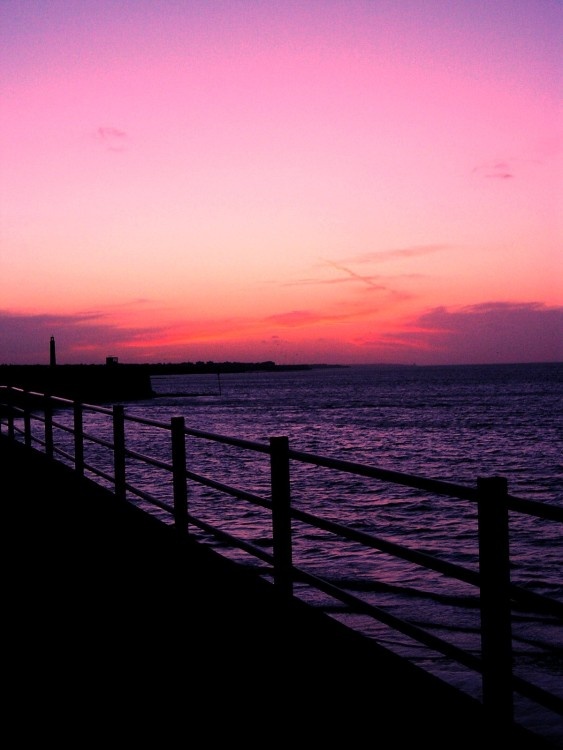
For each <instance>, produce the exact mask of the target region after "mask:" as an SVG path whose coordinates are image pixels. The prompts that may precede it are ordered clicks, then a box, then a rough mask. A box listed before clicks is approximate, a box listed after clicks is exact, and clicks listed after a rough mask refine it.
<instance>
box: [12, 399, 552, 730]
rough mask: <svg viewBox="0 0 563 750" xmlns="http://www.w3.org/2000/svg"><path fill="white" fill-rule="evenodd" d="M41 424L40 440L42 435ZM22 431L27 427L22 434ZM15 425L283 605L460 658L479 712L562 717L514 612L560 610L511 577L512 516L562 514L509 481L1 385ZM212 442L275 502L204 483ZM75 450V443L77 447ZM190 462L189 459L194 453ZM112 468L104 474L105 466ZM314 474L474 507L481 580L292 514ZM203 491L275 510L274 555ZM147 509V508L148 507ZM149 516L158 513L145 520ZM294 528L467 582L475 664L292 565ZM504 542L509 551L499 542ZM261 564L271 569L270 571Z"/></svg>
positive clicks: (18, 432)
mask: <svg viewBox="0 0 563 750" xmlns="http://www.w3.org/2000/svg"><path fill="white" fill-rule="evenodd" d="M69 407H71V409H72V420H71V423H70V424H69V421H70V420H68V419H67V421H65V420H63V419H62V418H61V417H60V415H59V417H58V418H57V419H54V418H53V412H54V410H55V409H60V414H62V413H63V412H64V411H65V410H66V412H67V416H68V411H69ZM87 414H95V415H99V416H100V417H103V418H107V419H108V422H109V424H108V427H107V429H106V430H105V432H104V434H103V435H99V434H95V433H94V432H93V431H92V428H91V427H88V429H84V416H85V415H87ZM36 423H37V424H39V425H43V434H41V432H40V431H38V430H37V429H35V428H34V426H35V424H36ZM133 424H137V425H142V426H144V427H149V428H153V429H155V430H162V431H164V432H165V434H168V436H169V437H168V439H167V442H168V444H169V449H168V450H169V456H170V458H171V460H170V461H168V460H166V459H165V458H162V457H157V456H154V455H146V454H145V453H142V452H140V451H139V450H135V449H132V448H129V447H127V446H126V428H127V427H130V426H131V425H133ZM22 425H23V427H22ZM4 427H7V434H8V437H9V438H10V439H12V440H15V441H18V442H23V443H24V444H25V446H26V447H28V448H30V447H32V446H33V445H36V446H39V447H40V448H41V449H42V450H43V451H44V452H45V453H46V454H47V455H48V456H49V457H50V458H51V459H53V460H57V457H60V458H61V459H64V460H65V461H66V462H67V463H70V464H71V465H72V467H73V468H74V470H75V471H77V472H78V473H79V474H81V475H84V474H86V473H88V474H90V475H92V476H93V477H97V478H99V479H103V480H104V481H105V482H106V484H108V485H109V486H111V487H112V488H113V491H114V493H115V494H116V495H117V496H120V497H122V498H123V499H125V500H127V501H130V502H134V501H135V498H138V499H141V500H142V501H144V502H145V503H146V504H147V505H149V506H150V507H152V506H154V507H155V508H158V509H159V510H160V511H163V512H164V513H166V514H167V515H168V516H169V518H170V521H169V522H170V523H172V524H174V525H175V526H176V527H177V528H178V530H179V531H181V532H182V533H184V534H190V533H192V529H194V528H195V529H199V530H200V531H203V532H205V534H208V535H210V536H211V537H213V538H214V539H216V540H217V541H219V542H221V543H222V544H224V545H227V546H229V547H230V548H232V549H238V550H240V551H242V552H244V553H246V554H248V555H250V556H251V557H252V558H253V559H255V560H259V561H261V563H262V565H256V564H255V563H254V567H255V568H256V571H257V574H259V575H262V576H264V577H266V578H270V579H273V586H274V587H275V590H276V591H277V592H278V594H279V596H280V597H281V598H282V599H283V598H288V597H293V596H298V595H300V594H297V593H296V588H295V587H296V586H297V585H299V586H303V585H305V586H307V587H309V588H311V589H313V590H315V591H318V592H322V593H323V594H326V595H328V596H330V597H331V598H332V599H334V600H336V601H339V602H340V603H341V604H343V605H345V606H346V607H348V610H349V611H350V612H353V613H361V614H364V615H368V616H369V617H371V618H373V619H374V620H376V621H379V622H381V623H383V624H384V625H387V626H389V627H391V628H392V629H393V630H395V631H397V632H401V633H403V634H404V635H407V636H408V637H409V638H411V639H412V640H414V641H415V642H417V643H420V644H422V645H424V646H426V647H428V648H430V649H432V650H435V651H437V652H439V653H442V654H444V655H446V656H448V657H449V658H453V659H454V660H456V661H457V662H459V663H460V664H462V665H464V666H465V667H467V668H469V669H471V670H473V671H475V672H477V673H479V674H480V675H481V680H482V691H483V704H484V707H485V709H487V710H488V711H489V713H490V714H491V716H493V715H495V716H497V717H499V716H500V720H501V721H503V722H510V721H513V696H514V693H515V692H516V693H519V694H520V695H523V696H526V697H527V698H529V699H531V700H533V701H536V702H537V703H538V704H540V705H541V706H543V707H544V708H547V709H548V710H551V711H554V712H556V713H557V714H559V715H561V716H563V700H561V699H560V698H559V697H558V696H556V695H553V694H551V693H548V692H547V691H545V690H543V689H542V688H540V687H538V686H537V685H533V684H532V683H530V682H528V681H526V680H524V679H523V678H521V677H517V676H515V675H513V674H512V668H511V654H512V634H511V619H510V618H511V608H512V607H513V606H514V605H515V604H518V603H521V604H523V605H525V606H527V607H532V608H533V607H536V608H538V610H539V611H540V612H543V613H548V614H549V615H550V616H553V617H556V618H560V619H561V620H563V603H562V602H560V601H558V600H556V599H553V598H551V597H548V596H545V595H544V594H539V593H537V592H534V591H528V590H527V589H523V588H522V587H520V586H518V585H516V584H514V583H512V582H511V581H510V577H509V566H510V558H509V545H508V534H509V527H508V512H509V511H510V512H514V513H520V514H525V515H530V516H533V517H536V518H542V519H545V520H549V521H554V522H563V508H561V507H557V506H553V505H549V504H546V503H540V502H537V501H532V500H527V499H522V498H518V497H514V496H513V495H510V494H509V493H508V491H507V486H506V480H504V479H502V478H499V477H493V478H490V479H479V480H478V482H477V487H476V488H472V487H467V486H464V485H458V484H454V483H452V482H444V481H441V480H436V479H431V478H427V477H421V476H415V475H410V474H406V473H401V472H397V471H390V470H387V469H382V468H379V467H375V466H368V465H364V464H358V463H354V462H350V461H343V460H340V459H335V458H330V457H326V456H318V455H315V454H311V453H306V452H303V451H298V450H294V449H290V448H289V445H288V441H287V438H285V437H272V438H270V441H269V444H263V443H257V442H254V441H249V440H244V439H241V438H235V437H229V436H225V435H217V434H214V433H210V432H205V431H202V430H197V429H193V428H188V427H186V426H185V424H184V420H183V418H179V417H173V418H172V419H171V421H170V423H165V422H161V421H158V420H153V419H148V418H145V417H140V416H138V415H129V414H126V413H125V411H124V408H123V406H121V405H115V406H114V407H113V408H112V409H109V408H107V407H102V406H97V405H94V404H85V403H80V402H76V401H71V400H69V399H66V398H61V397H58V396H53V395H49V394H42V393H38V392H35V391H26V390H25V389H22V388H16V387H14V386H3V385H0V432H1V431H2V430H3V428H4ZM59 434H60V435H62V436H64V435H66V436H68V438H69V439H68V440H67V442H66V443H65V444H64V445H62V446H61V445H59V444H57V441H56V440H55V435H57V437H59ZM187 438H195V439H197V440H203V441H209V442H210V443H212V444H222V445H227V446H231V447H234V448H238V449H241V450H244V451H251V452H252V453H260V454H264V455H266V456H268V457H269V461H270V479H269V488H270V494H269V496H266V497H263V496H261V495H259V494H257V493H256V492H254V491H249V490H246V489H242V488H240V487H234V486H232V485H231V484H229V483H227V482H224V481H219V480H218V479H215V478H212V477H209V476H206V475H205V474H202V473H200V472H199V471H196V470H194V467H192V466H191V465H190V466H188V465H187V462H186V439H187ZM69 443H70V445H69ZM91 445H93V446H99V448H101V449H104V450H105V451H106V452H107V453H109V459H108V460H106V465H103V466H100V465H97V464H95V463H93V461H92V459H91V458H90V457H89V458H88V461H86V460H85V458H84V448H85V446H91ZM190 459H191V455H190ZM108 462H109V464H110V465H111V468H109V469H108V468H107V463H108ZM293 462H295V463H297V464H300V465H305V464H309V465H313V466H316V467H322V468H327V469H330V470H334V471H337V472H340V473H341V474H351V475H354V476H358V477H364V478H367V479H373V480H376V481H378V482H384V483H390V484H393V485H402V486H407V487H411V488H414V489H417V490H419V491H422V492H426V493H429V494H432V495H437V496H447V497H451V498H454V499H458V500H465V501H469V502H472V503H475V504H476V506H477V518H478V542H479V545H478V546H479V560H478V570H474V569H471V568H467V567H464V566H461V565H458V564H454V563H452V562H449V561H447V560H444V559H440V558H438V557H436V556H435V555H433V554H429V553H427V552H422V551H419V550H416V549H412V548H409V547H407V546H406V545H403V544H399V543H397V542H395V541H390V540H388V539H384V538H382V537H380V536H377V535H374V534H371V533H366V532H365V531H360V530H358V529H353V528H351V527H349V526H346V525H345V524H342V523H340V522H337V521H334V520H330V519H327V518H323V517H321V516H319V515H318V514H316V513H312V512H310V511H308V510H304V509H303V508H298V507H294V506H293V505H292V501H291V489H292V488H291V482H290V465H291V464H292V463H293ZM136 463H140V464H142V465H144V466H151V467H153V468H154V469H155V470H159V471H163V472H166V473H167V474H168V475H170V477H171V482H170V491H169V492H168V495H167V497H168V500H165V499H162V498H160V497H156V496H155V495H154V494H152V493H150V492H147V491H146V490H144V489H142V488H141V487H138V486H135V485H134V484H133V483H132V482H131V481H130V480H129V479H128V473H130V472H131V469H132V467H133V466H134V465H135V464H136ZM192 485H195V486H199V487H202V488H208V489H210V490H213V491H216V492H218V493H221V494H222V495H225V496H227V497H233V498H237V499H238V500H242V501H244V502H246V503H249V504H250V505H252V506H255V507H260V508H262V509H264V510H265V511H267V513H268V514H269V515H270V519H271V534H272V547H273V554H270V553H269V552H267V551H266V550H264V549H263V548H262V547H258V546H257V545H255V544H252V543H251V542H249V541H248V540H247V539H244V538H242V537H240V536H238V537H237V536H235V535H233V534H231V533H228V532H226V531H225V529H223V528H219V527H218V526H217V525H215V524H213V523H209V521H206V520H205V519H203V518H200V517H199V516H197V515H194V514H193V513H192V512H191V510H190V501H189V493H188V487H190V486H192ZM145 510H147V509H146V508H145ZM147 512H151V511H150V510H147ZM292 522H299V523H300V524H304V525H307V526H310V527H312V528H313V529H315V530H317V531H318V530H321V531H323V532H326V533H328V534H331V535H334V537H335V538H338V539H340V540H344V541H346V542H349V543H354V544H358V545H361V547H362V548H365V549H366V550H377V551H379V552H382V553H384V554H387V555H391V556H392V557H393V558H395V559H399V560H404V561H407V562H409V563H412V564H414V565H417V566H421V567H422V568H424V569H425V570H429V571H435V572H437V573H440V574H441V575H443V576H446V577H448V578H453V579H455V580H459V581H462V582H464V583H466V584H469V585H471V586H475V587H476V588H477V590H478V603H479V608H480V616H481V631H480V635H481V656H480V657H477V656H476V655H475V654H473V653H470V652H469V651H464V650H462V649H461V648H458V647H457V646H454V645H453V644H452V643H450V642H448V641H446V640H444V639H442V638H440V637H438V636H436V635H433V634H432V633H429V632H428V631H426V630H424V629H423V628H421V627H420V626H418V625H415V624H414V623H412V622H408V621H405V620H403V619H401V618H400V617H397V616H395V615H391V614H390V613H389V612H387V611H386V610H385V609H384V608H382V607H380V606H375V605H374V604H372V603H370V602H369V601H366V600H365V599H362V598H361V597H359V596H357V595H355V594H352V593H350V591H349V590H346V589H345V588H343V587H342V586H337V585H335V584H334V583H333V582H331V581H330V580H328V579H326V578H324V577H322V576H319V575H317V574H312V573H311V572H309V571H306V570H304V569H303V568H302V566H299V565H295V564H294V562H293V542H294V539H293V537H294V533H295V532H294V530H293V529H292ZM503 540H504V541H503ZM264 563H265V566H264V565H263V564H264Z"/></svg>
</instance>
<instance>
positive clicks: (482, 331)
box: [365, 302, 563, 364]
mask: <svg viewBox="0 0 563 750" xmlns="http://www.w3.org/2000/svg"><path fill="white" fill-rule="evenodd" d="M365 343H368V342H365ZM369 345H371V346H374V347H378V346H382V347H384V348H385V349H389V348H391V349H395V350H396V351H397V353H405V352H407V351H408V352H409V354H411V355H412V358H413V359H416V360H417V361H419V362H420V364H426V363H428V364H432V363H436V364H456V363H459V364H479V363H494V362H498V363H510V362H550V361H551V362H560V361H563V307H547V306H546V305H544V304H542V303H539V302H530V303H511V302H488V303H484V304H479V305H472V306H468V307H463V308H460V309H457V310H449V309H447V308H445V307H436V308H433V309H432V310H429V311H427V312H425V313H423V314H422V315H420V316H419V317H417V318H416V319H414V320H412V321H411V322H410V323H409V324H408V325H407V326H406V328H405V329H404V330H403V331H399V332H391V333H389V334H387V335H386V336H384V337H382V338H379V339H377V340H374V341H372V342H370V343H369Z"/></svg>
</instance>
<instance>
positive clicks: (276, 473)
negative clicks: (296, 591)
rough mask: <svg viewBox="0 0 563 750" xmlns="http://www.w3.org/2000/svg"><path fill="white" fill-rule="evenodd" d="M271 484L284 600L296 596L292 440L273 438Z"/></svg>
mask: <svg viewBox="0 0 563 750" xmlns="http://www.w3.org/2000/svg"><path fill="white" fill-rule="evenodd" d="M270 471H271V482H272V536H273V544H274V586H275V588H276V591H277V592H278V595H279V596H280V598H281V599H283V600H286V599H289V598H291V596H292V595H293V575H292V569H293V561H292V550H291V488H290V480H289V441H288V438H287V437H271V438H270Z"/></svg>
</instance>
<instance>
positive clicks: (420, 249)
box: [346, 244, 452, 263]
mask: <svg viewBox="0 0 563 750" xmlns="http://www.w3.org/2000/svg"><path fill="white" fill-rule="evenodd" d="M449 249H452V246H451V245H446V244H428V245H410V246H408V247H396V248H391V249H389V250H373V251H371V252H368V253H361V254H360V255H354V256H351V257H348V258H346V262H348V263H384V262H385V261H388V260H396V259H397V258H420V257H423V256H425V255H432V254H434V253H437V252H443V251H444V250H449Z"/></svg>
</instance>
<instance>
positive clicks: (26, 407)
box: [23, 391, 31, 448]
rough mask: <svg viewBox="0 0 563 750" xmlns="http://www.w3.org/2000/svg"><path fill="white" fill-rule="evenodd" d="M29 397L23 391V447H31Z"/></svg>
mask: <svg viewBox="0 0 563 750" xmlns="http://www.w3.org/2000/svg"><path fill="white" fill-rule="evenodd" d="M30 399H31V397H30V395H29V394H28V393H27V391H26V392H25V393H24V397H23V424H24V438H25V447H26V448H31V400H30Z"/></svg>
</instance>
